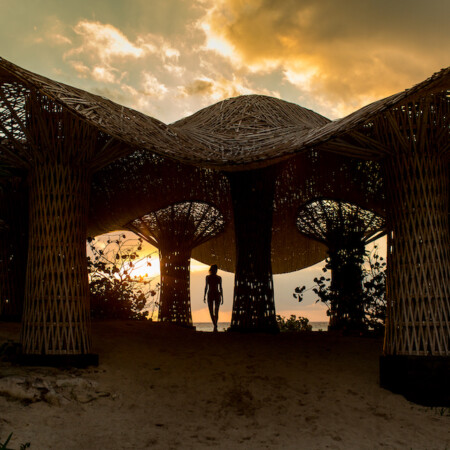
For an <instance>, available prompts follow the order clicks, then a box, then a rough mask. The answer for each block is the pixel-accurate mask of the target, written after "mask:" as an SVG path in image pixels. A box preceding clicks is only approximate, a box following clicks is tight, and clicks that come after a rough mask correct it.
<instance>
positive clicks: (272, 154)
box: [170, 95, 330, 170]
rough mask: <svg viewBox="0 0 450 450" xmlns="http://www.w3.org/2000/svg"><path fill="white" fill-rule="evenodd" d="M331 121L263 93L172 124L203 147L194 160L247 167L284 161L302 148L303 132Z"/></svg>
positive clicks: (222, 166)
mask: <svg viewBox="0 0 450 450" xmlns="http://www.w3.org/2000/svg"><path fill="white" fill-rule="evenodd" d="M329 122H330V120H329V119H327V118H326V117H323V116H321V115H320V114H318V113H315V112H314V111H311V110H309V109H306V108H302V107H301V106H299V105H296V104H294V103H290V102H286V101H284V100H280V99H277V98H273V97H268V96H264V95H242V96H239V97H234V98H230V99H227V100H223V101H221V102H219V103H216V104H214V105H212V106H208V107H207V108H204V109H202V110H200V111H198V112H196V113H195V114H193V115H191V116H189V117H186V118H184V119H181V120H179V121H177V122H175V123H173V124H172V125H170V128H171V129H172V130H174V131H177V132H179V131H182V132H183V133H184V135H185V136H187V137H188V138H189V140H190V141H191V142H193V143H196V144H197V148H198V151H197V152H195V153H191V157H193V158H195V160H193V163H196V164H206V165H208V166H210V167H214V166H215V167H218V168H220V169H222V170H239V169H240V170H248V169H250V168H254V167H263V166H267V165H270V164H273V163H274V162H277V161H280V160H281V159H283V157H285V155H287V154H292V153H293V151H295V150H296V149H298V148H299V145H300V140H301V136H303V135H305V134H306V133H307V132H308V131H309V130H311V129H314V128H317V127H320V126H322V125H325V124H327V123H329Z"/></svg>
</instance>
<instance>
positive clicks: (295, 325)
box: [277, 314, 312, 331]
mask: <svg viewBox="0 0 450 450" xmlns="http://www.w3.org/2000/svg"><path fill="white" fill-rule="evenodd" d="M277 324H278V327H279V328H280V331H312V325H310V324H309V319H307V318H306V317H297V316H296V315H294V314H291V317H289V319H286V318H285V317H283V316H279V315H277Z"/></svg>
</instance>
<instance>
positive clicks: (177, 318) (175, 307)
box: [159, 248, 192, 327]
mask: <svg viewBox="0 0 450 450" xmlns="http://www.w3.org/2000/svg"><path fill="white" fill-rule="evenodd" d="M159 260H160V271H161V272H160V273H161V291H160V297H159V320H160V321H162V322H171V323H176V324H177V325H183V326H188V327H191V326H192V312H191V296H190V265H191V251H190V250H182V249H180V248H178V249H175V250H174V249H167V248H161V249H160V251H159Z"/></svg>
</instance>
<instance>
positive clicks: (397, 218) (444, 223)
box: [380, 151, 450, 405]
mask: <svg viewBox="0 0 450 450" xmlns="http://www.w3.org/2000/svg"><path fill="white" fill-rule="evenodd" d="M386 169H387V170H386V172H387V173H386V177H387V195H388V201H389V206H388V208H387V211H388V217H387V219H388V227H389V235H388V236H389V237H388V276H387V297H388V317H387V323H386V336H385V343H384V356H383V357H382V358H381V364H380V374H381V385H382V386H384V387H387V388H388V389H391V390H393V391H397V392H400V393H402V394H404V395H405V396H406V397H407V398H408V399H410V400H413V401H417V402H419V403H423V404H430V405H433V404H438V405H439V404H442V405H444V404H447V405H448V404H450V387H449V386H450V384H449V383H448V380H449V378H448V377H449V376H450V255H449V253H450V238H449V224H448V211H447V208H448V201H449V199H448V196H449V186H448V177H449V174H448V166H447V164H445V161H444V160H443V159H442V158H441V157H440V156H439V155H438V154H437V152H436V153H432V152H430V151H428V152H420V151H415V152H413V151H411V152H408V153H400V154H398V155H397V156H396V157H395V158H392V159H391V160H390V161H389V162H388V163H387V167H386Z"/></svg>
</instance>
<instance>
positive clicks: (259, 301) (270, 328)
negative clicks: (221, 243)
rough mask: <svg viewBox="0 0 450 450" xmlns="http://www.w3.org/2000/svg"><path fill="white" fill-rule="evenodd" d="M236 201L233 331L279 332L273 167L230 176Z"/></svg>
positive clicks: (234, 206) (233, 200) (234, 208)
mask: <svg viewBox="0 0 450 450" xmlns="http://www.w3.org/2000/svg"><path fill="white" fill-rule="evenodd" d="M228 177H229V180H230V186H231V195H232V202H233V213H234V225H235V239H236V273H235V280H234V299H233V313H232V317H231V329H232V330H235V331H245V332H259V331H260V332H274V331H277V330H278V326H277V322H276V315H275V303H274V293H273V279H272V260H271V243H272V215H273V196H274V186H275V173H274V170H273V169H272V168H269V169H262V170H255V171H249V172H246V171H245V172H234V173H230V174H229V175H228Z"/></svg>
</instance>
